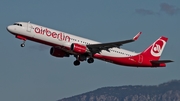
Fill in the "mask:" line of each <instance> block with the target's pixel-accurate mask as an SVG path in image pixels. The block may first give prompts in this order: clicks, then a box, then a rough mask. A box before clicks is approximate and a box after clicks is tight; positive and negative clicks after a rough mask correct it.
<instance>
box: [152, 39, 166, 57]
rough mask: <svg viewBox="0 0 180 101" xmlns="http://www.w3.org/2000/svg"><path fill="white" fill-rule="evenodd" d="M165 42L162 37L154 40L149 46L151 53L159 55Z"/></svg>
mask: <svg viewBox="0 0 180 101" xmlns="http://www.w3.org/2000/svg"><path fill="white" fill-rule="evenodd" d="M165 44H166V42H165V41H164V40H162V39H159V40H158V41H156V42H155V43H154V44H153V46H152V48H151V54H152V55H153V56H156V57H158V56H160V55H161V53H162V51H163V49H164V46H165Z"/></svg>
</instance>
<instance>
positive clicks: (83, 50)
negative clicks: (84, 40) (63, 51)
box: [71, 43, 88, 54]
mask: <svg viewBox="0 0 180 101" xmlns="http://www.w3.org/2000/svg"><path fill="white" fill-rule="evenodd" d="M71 50H72V51H73V52H75V53H78V54H84V53H87V52H88V48H87V47H86V46H84V45H80V44H77V43H73V44H72V45H71Z"/></svg>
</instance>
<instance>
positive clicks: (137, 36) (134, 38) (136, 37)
mask: <svg viewBox="0 0 180 101" xmlns="http://www.w3.org/2000/svg"><path fill="white" fill-rule="evenodd" d="M141 34H142V32H139V33H138V34H137V35H136V36H134V37H133V40H134V41H135V40H137V39H138V38H139V36H140V35H141Z"/></svg>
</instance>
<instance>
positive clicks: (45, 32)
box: [34, 27, 70, 42]
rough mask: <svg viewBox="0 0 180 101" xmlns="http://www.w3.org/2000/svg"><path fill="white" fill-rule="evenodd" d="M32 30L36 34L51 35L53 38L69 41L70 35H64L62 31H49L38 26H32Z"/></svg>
mask: <svg viewBox="0 0 180 101" xmlns="http://www.w3.org/2000/svg"><path fill="white" fill-rule="evenodd" d="M34 32H35V33H37V34H42V35H46V36H48V37H52V38H54V39H58V40H60V41H62V40H63V41H68V42H70V37H69V36H68V35H65V34H64V33H62V32H60V33H57V32H53V31H50V30H49V29H47V28H45V29H43V28H42V27H41V28H39V27H36V28H34Z"/></svg>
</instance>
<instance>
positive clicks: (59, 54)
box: [50, 47, 69, 58]
mask: <svg viewBox="0 0 180 101" xmlns="http://www.w3.org/2000/svg"><path fill="white" fill-rule="evenodd" d="M50 54H51V55H52V56H55V57H61V58H62V57H69V54H68V53H66V52H65V51H63V50H61V49H59V48H56V47H52V48H51V49H50Z"/></svg>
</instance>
